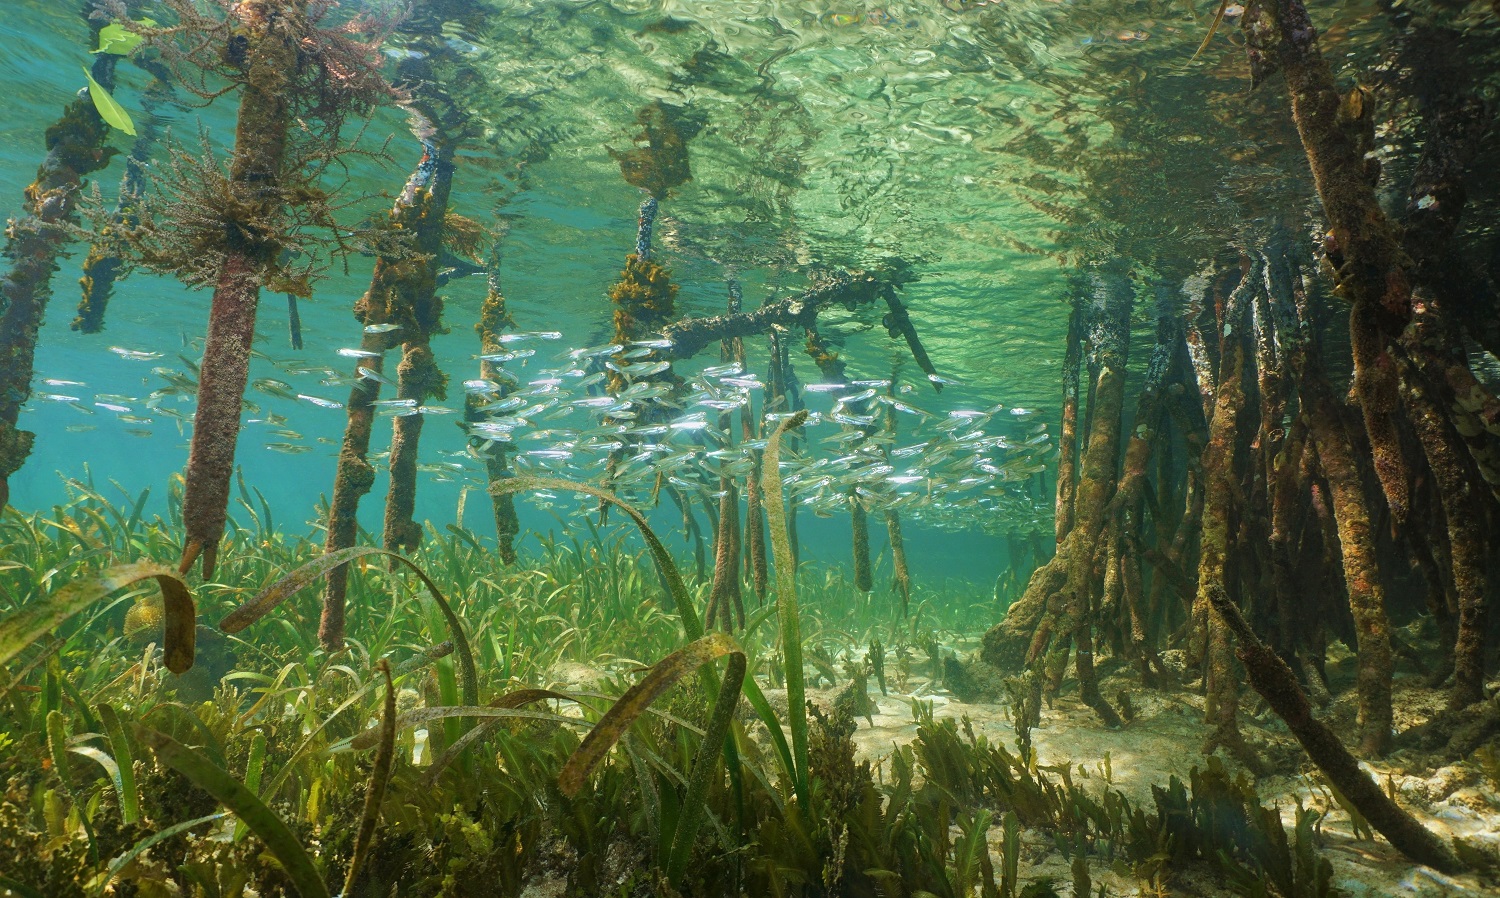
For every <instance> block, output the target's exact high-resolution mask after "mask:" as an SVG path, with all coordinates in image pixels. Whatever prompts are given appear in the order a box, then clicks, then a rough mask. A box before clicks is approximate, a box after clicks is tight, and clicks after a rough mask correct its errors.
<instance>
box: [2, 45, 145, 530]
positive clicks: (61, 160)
mask: <svg viewBox="0 0 1500 898" xmlns="http://www.w3.org/2000/svg"><path fill="white" fill-rule="evenodd" d="M116 59H117V57H114V56H110V55H108V54H104V55H101V56H100V58H99V61H98V62H96V63H95V64H94V71H93V75H94V80H96V81H98V82H100V83H101V84H103V85H105V86H106V87H108V86H109V85H112V84H113V83H114V65H115V60H116ZM108 137H109V126H108V125H106V124H105V123H104V121H103V120H102V119H101V118H99V113H98V111H97V110H95V108H94V103H93V100H91V99H89V98H88V97H87V96H83V97H80V98H78V99H76V100H74V101H73V102H71V103H69V104H68V106H67V108H66V109H65V110H64V111H63V116H62V118H61V119H60V120H59V121H58V122H57V123H56V124H54V125H53V126H52V127H50V128H48V129H47V135H46V144H47V157H46V159H44V160H43V161H42V164H41V166H39V167H38V168H37V173H36V180H35V181H33V182H32V183H31V185H30V186H29V187H27V188H26V203H25V211H24V213H23V214H22V215H21V216H20V217H18V218H16V219H15V220H13V221H11V223H10V227H8V228H7V229H6V232H5V234H6V241H5V252H4V255H5V258H6V260H8V261H9V262H10V266H11V267H10V270H9V271H8V272H6V273H5V276H4V278H3V279H0V508H4V507H5V505H6V503H8V502H9V501H10V475H12V474H14V473H15V472H17V471H19V470H20V469H21V466H22V465H23V464H25V463H26V457H27V456H28V455H30V454H31V445H32V441H33V439H34V438H35V435H34V434H32V433H31V432H29V431H25V430H21V429H19V428H18V427H17V426H16V424H17V422H18V421H19V419H20V413H21V406H22V405H24V404H25V402H26V400H28V399H30V398H31V374H32V367H33V364H34V361H35V356H36V340H37V331H38V329H40V328H41V326H42V321H43V320H44V319H45V317H46V311H47V300H48V299H49V298H50V297H51V295H52V273H53V272H54V271H56V270H57V258H58V256H59V254H61V252H62V249H63V246H64V244H65V243H66V242H67V230H66V228H64V227H63V225H66V224H68V223H70V222H72V221H74V220H75V219H76V218H77V212H76V200H77V195H78V190H79V188H80V187H81V186H82V184H83V178H84V177H85V176H86V175H88V174H90V173H92V172H95V171H98V170H99V169H102V168H104V167H105V166H106V165H108V164H109V160H110V157H112V156H113V155H114V153H115V151H114V150H112V149H110V148H109V147H107V146H105V140H106V139H107V138H108Z"/></svg>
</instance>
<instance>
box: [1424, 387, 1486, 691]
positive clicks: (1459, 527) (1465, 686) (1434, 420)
mask: <svg viewBox="0 0 1500 898" xmlns="http://www.w3.org/2000/svg"><path fill="white" fill-rule="evenodd" d="M1406 364H1407V365H1408V366H1410V364H1411V363H1410V362H1408V363H1406ZM1403 381H1404V382H1405V386H1406V389H1405V391H1404V395H1405V397H1406V400H1407V406H1408V408H1409V409H1410V412H1411V415H1410V417H1411V421H1412V426H1413V428H1414V429H1415V430H1416V432H1417V438H1418V440H1419V441H1420V442H1421V444H1422V450H1423V453H1424V454H1425V455H1426V456H1427V462H1428V465H1429V466H1430V467H1431V469H1432V473H1433V479H1434V480H1436V481H1437V488H1438V495H1439V496H1440V498H1441V500H1442V505H1443V516H1444V517H1445V518H1446V519H1447V524H1448V563H1449V567H1450V570H1451V577H1452V580H1453V589H1454V592H1455V593H1457V595H1458V635H1457V641H1456V643H1455V645H1454V651H1453V660H1454V670H1453V691H1452V692H1451V693H1450V694H1449V697H1448V707H1449V709H1450V710H1454V711H1457V710H1461V709H1463V708H1466V707H1468V706H1469V705H1472V704H1474V703H1475V702H1479V701H1482V700H1483V699H1484V679H1485V672H1484V655H1485V644H1484V643H1485V635H1486V633H1487V631H1488V616H1489V614H1488V612H1489V608H1488V601H1487V596H1486V587H1487V586H1488V583H1487V582H1486V581H1487V579H1488V578H1487V577H1486V576H1485V572H1486V568H1487V567H1488V566H1489V564H1488V556H1487V553H1486V552H1485V545H1484V544H1485V537H1486V536H1487V535H1488V533H1487V531H1488V527H1487V526H1486V520H1487V518H1488V515H1486V514H1485V509H1484V507H1483V504H1482V503H1481V502H1480V492H1479V489H1478V486H1477V484H1476V483H1475V481H1476V480H1477V479H1478V477H1477V475H1475V474H1474V472H1473V470H1472V467H1471V466H1470V465H1469V464H1467V461H1468V457H1467V455H1466V454H1465V453H1464V447H1463V444H1462V443H1461V442H1460V440H1459V439H1458V435H1457V434H1456V433H1455V432H1454V431H1453V429H1452V427H1451V425H1450V424H1449V423H1448V420H1447V419H1446V417H1445V416H1444V415H1443V412H1442V409H1441V407H1440V405H1439V403H1438V402H1437V401H1436V400H1435V399H1434V398H1433V396H1432V395H1431V391H1430V390H1429V389H1428V388H1427V387H1426V386H1425V385H1424V384H1422V383H1421V381H1422V378H1421V376H1420V374H1419V373H1417V372H1416V371H1411V372H1410V373H1409V376H1407V377H1405V378H1403Z"/></svg>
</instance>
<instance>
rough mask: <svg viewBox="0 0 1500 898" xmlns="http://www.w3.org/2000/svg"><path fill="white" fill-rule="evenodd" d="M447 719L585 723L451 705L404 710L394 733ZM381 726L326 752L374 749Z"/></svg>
mask: <svg viewBox="0 0 1500 898" xmlns="http://www.w3.org/2000/svg"><path fill="white" fill-rule="evenodd" d="M449 717H510V718H516V719H519V720H545V721H547V722H549V723H565V724H568V725H569V726H583V725H585V722H584V721H582V720H579V719H578V718H576V717H564V716H562V715H561V714H548V713H546V712H543V711H522V710H520V709H518V708H490V707H486V706H484V705H452V706H447V705H444V706H440V707H435V708H417V709H416V710H415V711H407V712H406V713H405V714H402V715H401V716H400V717H397V718H396V731H397V732H400V731H401V730H404V729H407V728H408V727H414V726H416V725H417V724H419V723H429V722H431V721H434V720H446V719H448V718H449ZM381 729H382V728H381V727H378V726H377V727H371V728H370V729H368V730H365V731H364V732H362V733H360V734H358V735H356V736H354V737H353V738H351V739H347V740H345V741H343V742H338V743H335V744H333V745H331V746H329V747H328V753H329V754H334V753H336V752H341V751H346V750H348V749H353V750H355V751H364V750H365V749H368V748H374V747H375V744H376V743H377V742H379V741H380V733H381Z"/></svg>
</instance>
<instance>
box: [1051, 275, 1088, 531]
mask: <svg viewBox="0 0 1500 898" xmlns="http://www.w3.org/2000/svg"><path fill="white" fill-rule="evenodd" d="M1082 364H1083V302H1082V301H1081V300H1078V299H1075V300H1074V301H1073V312H1072V314H1071V315H1069V316H1068V345H1067V349H1066V351H1065V352H1064V353H1063V370H1062V382H1063V406H1062V426H1061V427H1060V428H1059V433H1058V437H1057V506H1056V515H1055V517H1054V524H1055V527H1054V529H1055V532H1056V537H1057V545H1059V546H1060V545H1062V541H1063V540H1064V539H1066V538H1067V536H1068V531H1070V530H1072V529H1073V496H1074V491H1075V489H1076V486H1077V477H1078V374H1079V368H1080V367H1081V366H1082Z"/></svg>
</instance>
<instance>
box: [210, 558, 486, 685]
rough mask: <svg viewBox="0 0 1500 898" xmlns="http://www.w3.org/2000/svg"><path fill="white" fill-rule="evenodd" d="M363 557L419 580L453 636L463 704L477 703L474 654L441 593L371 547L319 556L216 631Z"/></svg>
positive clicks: (237, 627) (262, 612) (254, 616)
mask: <svg viewBox="0 0 1500 898" xmlns="http://www.w3.org/2000/svg"><path fill="white" fill-rule="evenodd" d="M366 555H384V556H385V557H387V558H394V559H396V560H397V561H399V562H400V563H402V564H404V565H406V566H407V567H409V568H411V569H412V572H413V573H415V574H416V575H417V577H418V578H420V579H421V581H422V583H423V585H425V586H426V587H427V591H428V592H429V593H431V594H432V598H433V601H435V602H437V605H438V609H439V610H440V611H442V613H443V619H444V620H446V621H447V622H448V631H449V634H450V635H451V636H452V637H453V648H454V651H455V652H456V653H457V654H458V668H459V674H460V676H462V677H463V688H464V704H466V705H477V704H479V674H478V671H477V669H476V668H475V666H474V651H473V649H471V648H470V647H469V640H468V637H466V636H465V635H464V628H463V624H462V623H460V622H459V619H458V615H456V614H454V613H453V608H452V606H450V605H449V604H448V600H447V599H446V598H444V597H443V592H442V590H440V589H438V588H437V584H436V583H433V582H432V579H431V578H429V577H428V576H427V574H426V572H424V571H423V570H422V569H421V568H420V567H417V565H416V564H415V563H414V562H413V561H412V560H411V559H409V558H407V557H406V556H404V555H399V554H397V553H395V552H387V551H385V550H384V549H376V548H374V547H373V546H354V547H352V548H348V549H340V550H338V551H337V552H329V553H328V554H327V555H322V556H319V557H318V558H315V559H313V560H312V561H309V562H308V563H307V564H304V565H302V566H301V567H299V568H297V569H295V570H293V571H292V572H291V573H289V574H287V575H286V576H285V577H282V578H281V579H280V580H278V581H276V582H275V583H272V584H271V585H270V586H267V587H266V588H265V589H263V590H261V591H260V592H259V593H258V594H257V595H256V596H255V597H254V598H252V599H250V600H249V601H247V602H246V603H245V604H243V605H241V606H240V607H238V608H236V609H234V610H233V611H231V612H229V613H228V614H227V615H225V616H224V619H223V620H221V621H219V629H220V630H221V631H223V632H225V633H230V634H233V633H238V632H240V631H241V630H243V629H245V628H246V627H248V626H250V625H251V624H253V623H255V622H256V621H258V620H260V619H261V618H262V617H265V616H266V615H267V614H269V613H270V612H271V610H272V609H273V608H275V607H276V606H277V605H280V604H281V603H282V602H284V601H286V600H287V599H289V598H291V597H292V596H293V595H294V594H296V593H297V592H298V591H300V590H302V589H303V588H305V587H307V586H308V585H310V584H312V583H314V582H316V581H317V580H320V579H322V578H323V577H325V576H327V575H328V573H329V572H330V571H332V570H333V569H334V568H337V567H339V566H340V565H344V564H348V563H349V562H351V561H353V560H354V559H356V558H363V557H364V556H366Z"/></svg>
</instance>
